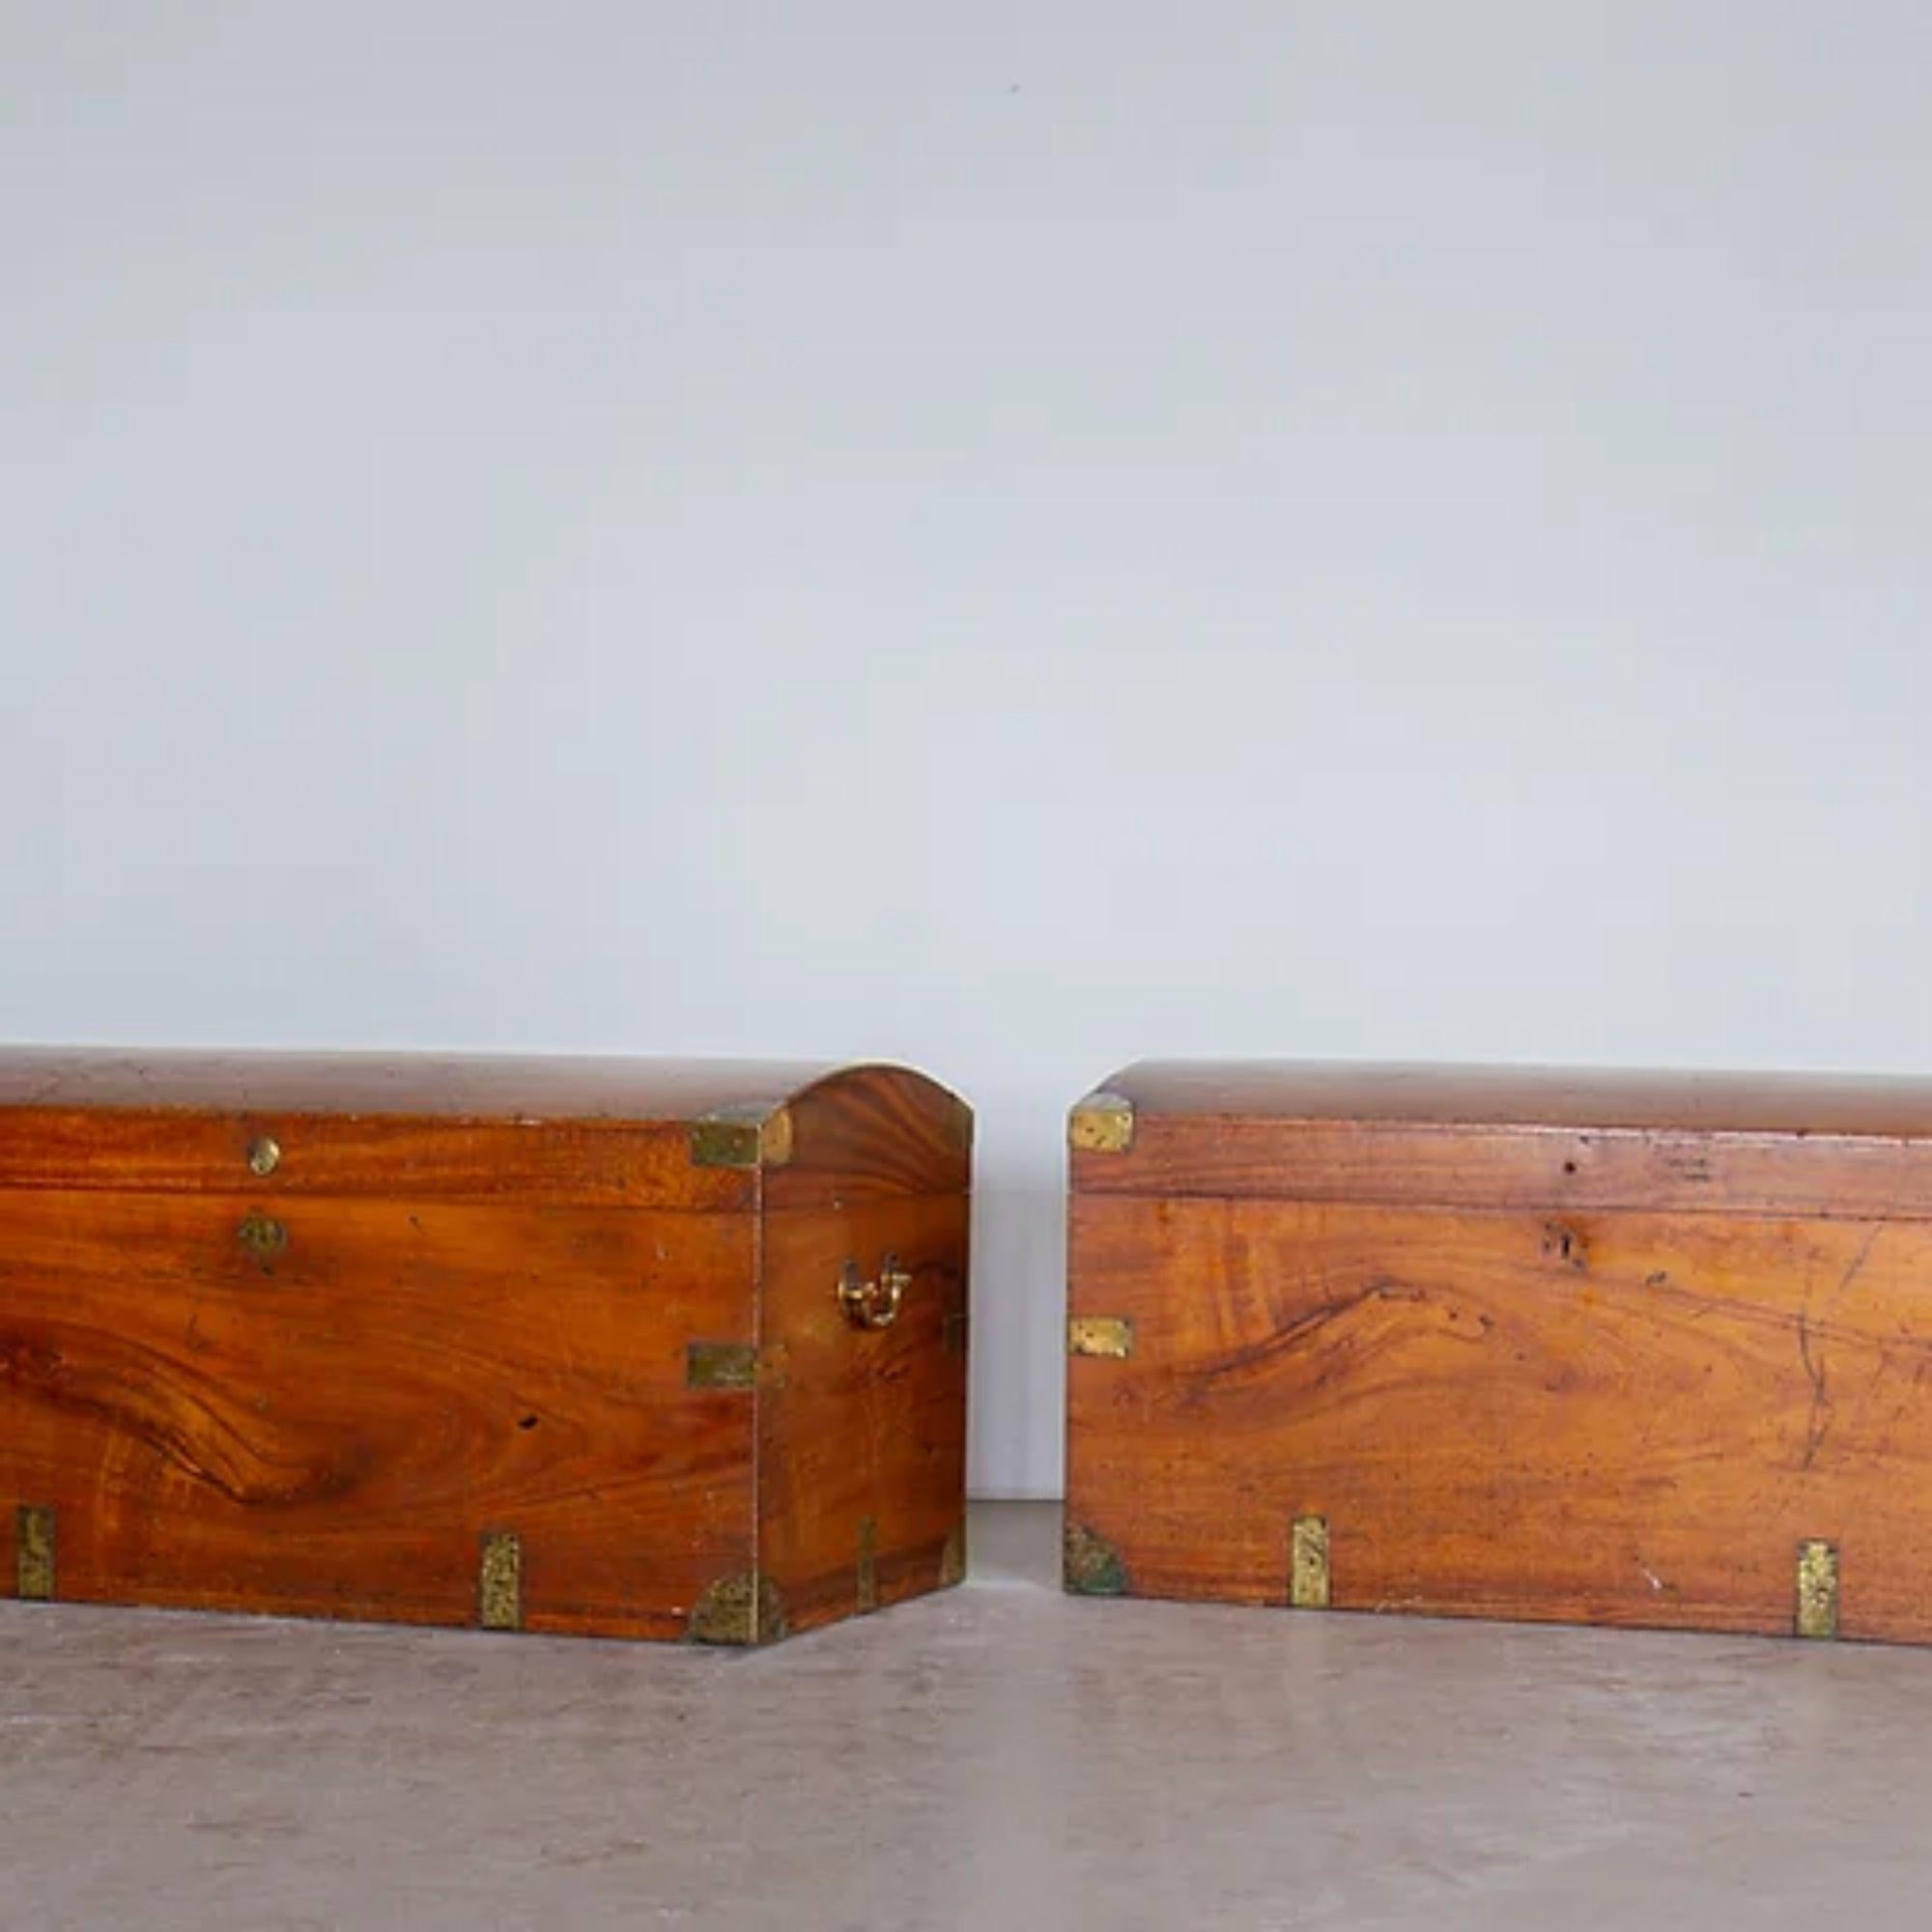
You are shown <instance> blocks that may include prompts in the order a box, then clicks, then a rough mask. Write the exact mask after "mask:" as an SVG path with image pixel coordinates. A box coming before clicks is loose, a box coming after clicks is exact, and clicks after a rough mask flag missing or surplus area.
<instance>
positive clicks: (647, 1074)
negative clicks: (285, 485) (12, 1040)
mask: <svg viewBox="0 0 1932 1932" xmlns="http://www.w3.org/2000/svg"><path fill="white" fill-rule="evenodd" d="M836 1071H838V1068H836V1067H834V1066H832V1065H828V1064H825V1063H822V1062H817V1061H804V1060H641V1059H639V1060H625V1059H621V1058H618V1059H611V1058H601V1057H600V1058H593V1057H590V1056H587V1055H584V1056H572V1055H543V1054H446V1053H444V1054H430V1053H394V1054H391V1053H201V1052H193V1051H183V1050H171V1051H153V1050H135V1049H131V1048H119V1047H71V1046H16V1047H8V1048H4V1049H0V1108H12V1107H44V1108H51V1109H62V1108H75V1109H101V1108H104V1109H118V1110H123V1111H127V1112H130V1113H138V1114H156V1113H189V1114H198V1113H216V1114H222V1115H230V1114H244V1115H245V1114H256V1113H274V1112H287V1113H291V1114H314V1115H329V1114H341V1115H351V1116H357V1117H365V1118H366V1117H368V1116H372V1115H373V1116H378V1117H394V1116H398V1115H401V1116H405V1117H414V1118H425V1119H431V1120H441V1121H503V1122H521V1123H525V1124H528V1123H533V1122H543V1121H563V1122H581V1121H632V1122H635V1121H690V1120H695V1119H696V1118H697V1116H698V1115H700V1114H708V1113H713V1112H715V1111H717V1110H718V1109H720V1108H724V1107H734V1106H753V1107H754V1106H766V1107H776V1106H778V1105H780V1104H781V1103H782V1102H783V1101H785V1100H788V1099H789V1098H791V1097H792V1095H793V1094H801V1093H804V1092H805V1091H806V1090H807V1089H808V1088H810V1086H811V1085H812V1084H813V1083H814V1082H816V1081H819V1080H822V1079H824V1078H826V1077H827V1076H828V1075H830V1074H832V1073H835V1072H836Z"/></svg>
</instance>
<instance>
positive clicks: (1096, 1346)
mask: <svg viewBox="0 0 1932 1932" xmlns="http://www.w3.org/2000/svg"><path fill="white" fill-rule="evenodd" d="M1066 1352H1067V1353H1068V1354H1069V1355H1106V1356H1110V1357H1112V1358H1113V1359H1114V1360H1116V1361H1125V1360H1126V1358H1127V1357H1128V1356H1129V1355H1131V1354H1132V1353H1133V1352H1134V1324H1133V1323H1132V1322H1131V1321H1128V1320H1127V1318H1126V1317H1125V1316H1123V1315H1072V1316H1068V1317H1067V1321H1066Z"/></svg>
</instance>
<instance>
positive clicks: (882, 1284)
mask: <svg viewBox="0 0 1932 1932" xmlns="http://www.w3.org/2000/svg"><path fill="white" fill-rule="evenodd" d="M911 1286H912V1276H911V1275H910V1274H908V1273H907V1272H906V1270H905V1269H904V1268H902V1267H900V1265H899V1258H898V1256H896V1255H887V1256H886V1257H885V1258H884V1259H883V1260H882V1261H881V1262H880V1263H879V1275H878V1279H877V1280H876V1281H867V1279H866V1277H865V1274H864V1272H863V1271H862V1270H861V1268H860V1266H859V1264H858V1263H857V1262H847V1263H846V1264H844V1266H843V1267H841V1268H840V1269H839V1270H838V1306H839V1309H840V1311H841V1312H842V1313H843V1314H844V1317H845V1319H846V1321H849V1322H850V1323H851V1324H852V1326H853V1327H855V1328H890V1327H891V1326H892V1325H893V1323H894V1322H895V1321H897V1320H898V1315H899V1305H900V1303H901V1302H903V1301H904V1300H905V1293H906V1290H907V1289H909V1288H910V1287H911Z"/></svg>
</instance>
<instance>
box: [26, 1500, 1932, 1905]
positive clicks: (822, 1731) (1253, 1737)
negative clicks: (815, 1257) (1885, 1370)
mask: <svg viewBox="0 0 1932 1932" xmlns="http://www.w3.org/2000/svg"><path fill="white" fill-rule="evenodd" d="M976 1529H977V1548H976V1560H975V1577H974V1580H973V1582H972V1583H971V1584H970V1585H969V1586H968V1587H967V1588H965V1589H963V1590H960V1591H955V1592H953V1593H952V1595H950V1596H948V1597H944V1598H939V1599H934V1600H930V1601H928V1602H925V1603H923V1604H916V1605H906V1606H904V1607H902V1608H900V1609H897V1610H894V1611H890V1612H888V1613H886V1614H884V1615H881V1616H878V1617H875V1618H872V1619H870V1620H868V1621H867V1622H864V1623H860V1624H848V1625H846V1626H844V1627H842V1628H840V1629H838V1630H833V1631H828V1632H824V1633H821V1634H817V1635H815V1636H810V1637H806V1638H802V1639H800V1640H798V1641H796V1642H794V1643H791V1644H787V1645H782V1646H781V1647H780V1648H778V1649H776V1650H773V1651H768V1652H763V1653H759V1654H755V1655H752V1656H740V1655H732V1654H726V1653H719V1652H706V1651H696V1650H683V1649H676V1648H659V1647H649V1646H638V1647H630V1646H623V1645H616V1644H603V1643H572V1642H568V1641H565V1640H560V1639H543V1638H531V1637H499V1636H484V1635H476V1634H467V1633H454V1632H421V1631H402V1630H373V1629H344V1628H340V1627H330V1626H326V1625H316V1624H287V1623H270V1622H255V1621H246V1620H239V1619H235V1620H231V1619H226V1618H212V1617H188V1616H171V1615H156V1614H150V1613H140V1612H128V1611H112V1610H89V1609H81V1608H76V1607H71V1606H60V1605H56V1606H50V1607H43V1606H39V1605H14V1604H11V1603H10V1604H7V1605H3V1606H0V1659H4V1665H0V1668H4V1678H0V1926H4V1927H6V1928H9V1932H11V1928H14V1927H18V1928H22V1932H25V1928H29V1927H31V1928H35V1932H40V1928H49V1927H71V1926H87V1927H94V1926H116V1927H143V1928H164V1927H178V1926H179V1927H187V1926H192V1927H196V1928H209V1927H227V1926H236V1927H247V1928H249V1932H287V1928H294V1927H337V1926H353V1927H359V1926H373V1927H386V1926H397V1927H405V1926H406V1927H409V1928H412V1932H440V1928H443V1927H448V1928H451V1932H455V1929H456V1928H463V1932H475V1928H478V1927H498V1926H500V1927H518V1928H524V1927H531V1926H540V1925H551V1926H557V1927H568V1928H571V1932H588V1929H589V1928H596V1927H602V1926H623V1927H627V1928H631V1927H647V1926H654V1925H691V1926H703V1927H717V1928H723V1932H735V1928H741V1927H742V1928H747V1929H748V1932H750V1928H766V1927H770V1928H774V1932H777V1928H781V1927H782V1928H784V1932H843V1928H848V1927H852V1928H857V1927H864V1928H907V1932H910V1928H915V1927H919V1928H937V1927H981V1926H984V1927H999V1928H1002V1932H1010V1929H1011V1928H1020V1932H1031V1928H1034V1927H1056V1926H1073V1927H1087V1926H1093V1927H1095V1928H1102V1927H1104V1928H1107V1932H1116V1928H1136V1927H1149V1928H1160V1932H1209V1928H1219V1927H1239V1928H1243V1932H1250V1929H1251V1928H1269V1927H1286V1926H1297V1927H1298V1926H1349V1927H1378V1928H1382V1927H1385V1928H1391V1932H1393V1928H1407V1927H1415V1928H1423V1927H1427V1928H1430V1932H1441V1928H1442V1927H1444V1926H1465V1925H1466V1926H1483V1927H1493V1928H1501V1932H1513V1928H1522V1932H1531V1929H1532V1928H1533V1932H1550V1928H1559V1932H1588V1928H1595V1927H1608V1926H1616V1927H1628V1926H1637V1925H1642V1926H1645V1927H1653V1928H1654V1927H1673V1928H1674V1927H1684V1926H1713V1927H1721V1926H1728V1925H1733V1924H1737V1925H1745V1924H1748V1925H1749V1926H1751V1927H1753V1928H1761V1927H1790V1928H1793V1932H1797V1928H1801V1927H1802V1928H1804V1932H1815V1928H1816V1927H1817V1926H1819V1925H1820V1924H1824V1923H1830V1922H1833V1921H1844V1922H1850V1923H1856V1924H1858V1925H1859V1926H1860V1927H1861V1932H1869V1928H1878V1927H1892V1926H1897V1927H1920V1926H1923V1925H1925V1924H1926V1923H1927V1922H1928V1921H1932V1652H1912V1651H1896V1650H1894V1651H1883V1650H1873V1649H1864V1648H1859V1647H1853V1646H1823V1645H1799V1644H1796V1643H1779V1642H1768V1641H1754V1640H1746V1639H1731V1638H1724V1637H1680V1636H1652V1635H1626V1634H1610V1633H1592V1632H1577V1631H1554V1630H1537V1629H1527V1628H1521V1629H1511V1628H1505V1627H1501V1626H1485V1625H1477V1624H1445V1623H1422V1622H1408V1621H1398V1620H1395V1619H1386V1620H1384V1619H1379V1618H1378V1619H1369V1618H1360V1617H1343V1616H1335V1617H1321V1616H1312V1615H1294V1616H1290V1615H1288V1614H1287V1613H1279V1614H1275V1613H1270V1612H1267V1611H1242V1610H1232V1609H1219V1608H1182V1607H1177V1606H1169V1605H1151V1604H1129V1603H1103V1602H1085V1601H1075V1600H1069V1599H1066V1598H1064V1597H1062V1596H1061V1595H1060V1594H1059V1592H1058V1589H1057V1587H1056V1567H1057V1556H1058V1551H1057V1537H1058V1512H1057V1511H1055V1510H1052V1509H1050V1508H1044V1507H1040V1506H1034V1505H1022V1506H1017V1507H1012V1506H1009V1507H1005V1508H987V1509H983V1510H981V1511H980V1512H979V1515H978V1520H977V1522H976Z"/></svg>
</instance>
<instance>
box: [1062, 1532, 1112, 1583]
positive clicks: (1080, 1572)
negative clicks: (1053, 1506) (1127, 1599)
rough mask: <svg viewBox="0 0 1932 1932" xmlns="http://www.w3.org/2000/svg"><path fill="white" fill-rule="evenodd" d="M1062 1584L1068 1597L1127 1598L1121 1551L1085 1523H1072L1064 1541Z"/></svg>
mask: <svg viewBox="0 0 1932 1932" xmlns="http://www.w3.org/2000/svg"><path fill="white" fill-rule="evenodd" d="M1061 1554H1062V1581H1063V1583H1064V1585H1065V1589H1066V1591H1067V1594H1068V1595H1069V1596H1074V1597H1124V1596H1125V1595H1126V1594H1127V1566H1126V1565H1125V1564H1124V1563H1122V1561H1121V1552H1120V1551H1119V1550H1118V1549H1116V1548H1114V1546H1113V1545H1112V1544H1111V1543H1109V1542H1108V1541H1107V1539H1106V1538H1105V1537H1103V1536H1097V1535H1095V1534H1094V1531H1093V1530H1091V1529H1089V1528H1088V1527H1087V1525H1086V1524H1085V1523H1080V1522H1069V1523H1068V1524H1067V1525H1066V1529H1065V1534H1064V1537H1063V1539H1062V1550H1061Z"/></svg>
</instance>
